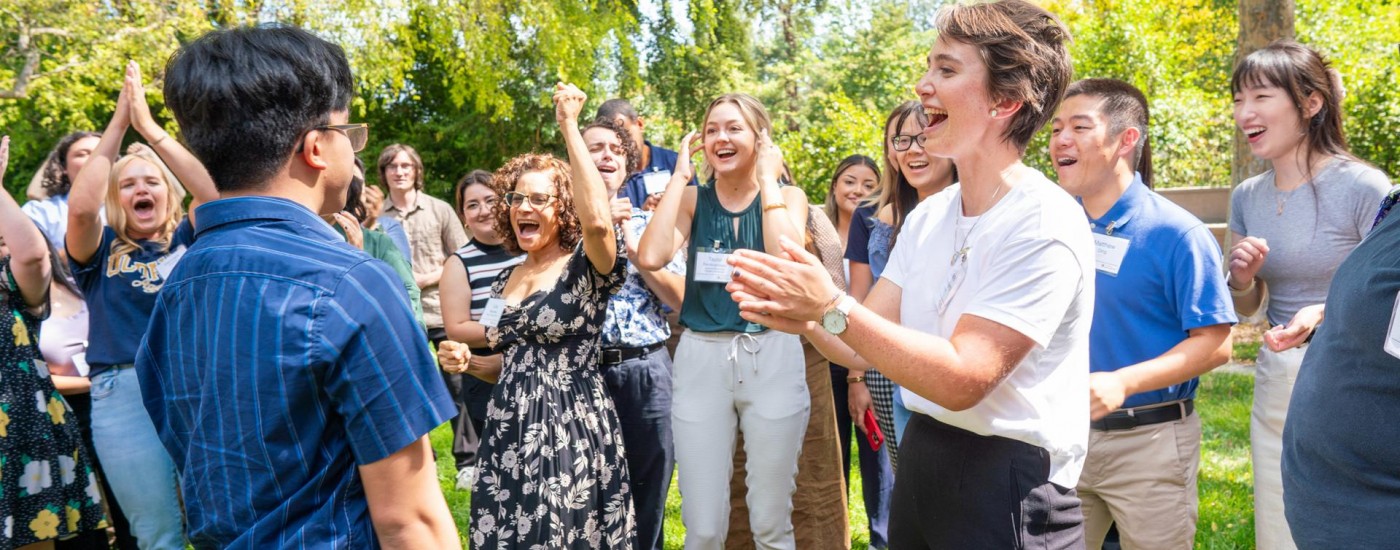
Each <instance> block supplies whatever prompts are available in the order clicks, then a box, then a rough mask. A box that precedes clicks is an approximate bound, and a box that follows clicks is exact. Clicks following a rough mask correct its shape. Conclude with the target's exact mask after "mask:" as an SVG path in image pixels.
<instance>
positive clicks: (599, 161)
mask: <svg viewBox="0 0 1400 550" xmlns="http://www.w3.org/2000/svg"><path fill="white" fill-rule="evenodd" d="M619 118H622V117H619ZM583 143H584V145H586V146H588V156H589V158H591V159H593V166H595V167H597V168H598V174H599V175H601V176H603V184H604V185H605V186H606V187H607V189H608V196H609V197H612V196H616V195H617V190H618V189H621V188H622V184H623V183H624V182H626V181H627V176H628V174H627V149H626V148H625V147H624V146H623V145H622V140H621V139H620V138H619V137H618V135H617V132H614V131H612V130H609V129H607V128H602V127H597V126H595V127H593V128H589V129H588V130H587V131H585V132H584V133H583Z"/></svg>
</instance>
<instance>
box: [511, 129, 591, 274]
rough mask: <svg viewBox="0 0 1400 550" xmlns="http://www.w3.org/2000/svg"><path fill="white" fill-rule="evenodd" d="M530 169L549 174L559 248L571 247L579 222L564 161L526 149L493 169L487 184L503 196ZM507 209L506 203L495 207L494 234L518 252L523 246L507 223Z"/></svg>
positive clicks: (579, 234)
mask: <svg viewBox="0 0 1400 550" xmlns="http://www.w3.org/2000/svg"><path fill="white" fill-rule="evenodd" d="M533 172H544V173H546V174H549V180H550V182H552V183H553V184H554V194H555V195H558V196H559V199H558V200H559V204H558V206H557V207H556V209H555V211H556V212H558V220H559V248H560V249H563V250H564V251H571V250H573V249H574V247H575V246H577V245H578V243H579V241H581V240H583V226H582V224H580V223H579V221H578V212H577V211H575V210H574V193H573V188H572V183H571V182H572V180H571V179H570V175H569V174H570V172H569V165H568V164H567V163H565V162H564V161H562V160H559V159H557V158H554V155H550V154H535V153H526V154H523V155H520V156H518V157H515V158H513V159H510V161H509V162H506V165H505V166H502V167H501V169H500V170H496V173H495V174H494V175H492V176H491V186H492V187H494V188H495V189H496V194H497V195H500V196H502V197H504V196H505V194H506V193H509V192H511V191H515V184H516V183H518V182H519V181H520V177H521V176H524V175H525V174H529V173H533ZM511 210H514V209H513V208H511V207H510V205H506V204H502V208H497V209H496V234H497V235H500V236H501V238H502V239H504V242H503V243H502V244H503V245H505V247H506V250H507V251H509V252H510V253H511V254H521V253H523V252H524V250H521V249H520V242H519V241H517V240H516V239H515V227H514V226H512V225H511V224H510V212H511Z"/></svg>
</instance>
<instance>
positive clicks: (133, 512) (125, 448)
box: [92, 365, 185, 550]
mask: <svg viewBox="0 0 1400 550" xmlns="http://www.w3.org/2000/svg"><path fill="white" fill-rule="evenodd" d="M92 440H93V446H95V447H96V448H97V449H96V450H97V456H98V458H99V459H100V460H101V461H102V467H103V471H104V472H106V474H107V481H108V483H110V484H111V486H112V493H114V494H113V495H112V497H113V498H115V499H116V500H117V502H120V503H121V507H122V511H123V512H125V513H126V517H127V519H128V520H130V522H131V533H132V534H133V535H135V536H136V540H137V542H138V543H139V544H140V545H141V548H142V549H143V550H145V549H151V548H155V549H161V550H164V549H171V550H184V548H185V535H184V532H185V531H184V518H183V516H182V514H181V511H180V498H179V492H178V488H177V483H178V480H177V478H176V474H175V463H174V462H172V461H171V460H170V454H169V453H168V452H166V450H165V446H164V445H163V444H161V442H160V438H159V437H158V436H156V428H155V424H153V423H152V422H151V416H150V414H149V413H147V412H146V405H145V403H144V402H143V401H142V399H141V385H140V384H139V383H137V380H136V369H135V368H132V367H131V365H124V366H122V367H120V368H113V369H109V370H107V371H104V372H102V373H101V374H98V375H96V376H94V377H93V378H92Z"/></svg>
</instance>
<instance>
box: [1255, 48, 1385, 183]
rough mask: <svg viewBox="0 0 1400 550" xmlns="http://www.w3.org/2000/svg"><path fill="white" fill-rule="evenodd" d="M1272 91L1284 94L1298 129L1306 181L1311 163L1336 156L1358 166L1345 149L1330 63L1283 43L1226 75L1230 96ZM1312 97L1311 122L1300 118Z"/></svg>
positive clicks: (1338, 86)
mask: <svg viewBox="0 0 1400 550" xmlns="http://www.w3.org/2000/svg"><path fill="white" fill-rule="evenodd" d="M1269 85H1272V86H1275V87H1278V88H1280V89H1282V90H1283V91H1284V93H1286V94H1288V99H1290V100H1291V101H1292V102H1293V109H1294V111H1296V112H1297V113H1298V119H1299V120H1300V121H1301V123H1302V126H1303V134H1304V135H1305V136H1306V137H1305V138H1304V142H1305V143H1306V144H1307V148H1308V150H1307V156H1306V157H1305V162H1304V166H1306V172H1307V175H1308V179H1312V177H1313V173H1312V165H1313V162H1312V160H1313V158H1314V157H1316V156H1321V155H1327V156H1340V157H1343V158H1347V159H1350V160H1356V161H1359V160H1360V159H1358V158H1356V156H1355V155H1353V154H1351V150H1350V149H1349V148H1348V147H1347V136H1346V130H1345V128H1344V125H1343V120H1342V98H1343V96H1344V95H1345V93H1344V91H1343V90H1342V82H1341V75H1340V74H1338V73H1337V72H1336V70H1335V69H1333V68H1332V63H1331V62H1330V61H1328V60H1327V58H1326V57H1323V56H1322V54H1320V53H1318V52H1317V50H1314V49H1312V48H1309V47H1307V46H1304V45H1302V44H1300V43H1298V42H1297V41H1294V40H1290V39H1287V38H1283V39H1279V40H1275V41H1274V42H1272V43H1270V44H1269V45H1268V46H1265V47H1264V48H1261V49H1259V50H1256V51H1255V52H1254V53H1251V54H1249V55H1247V56H1245V58H1244V59H1241V60H1240V62H1239V63H1238V64H1236V65H1235V72H1234V73H1233V74H1232V75H1230V92H1231V93H1232V94H1239V93H1241V92H1243V91H1244V90H1245V88H1254V87H1261V86H1269ZM1312 94H1317V95H1318V97H1319V98H1321V99H1322V108H1321V109H1318V111H1317V113H1315V114H1313V115H1312V116H1311V117H1310V116H1308V114H1307V113H1306V112H1305V106H1306V105H1307V101H1308V97H1309V96H1311V95H1312Z"/></svg>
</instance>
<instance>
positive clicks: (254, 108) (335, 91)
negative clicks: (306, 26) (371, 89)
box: [165, 26, 354, 192]
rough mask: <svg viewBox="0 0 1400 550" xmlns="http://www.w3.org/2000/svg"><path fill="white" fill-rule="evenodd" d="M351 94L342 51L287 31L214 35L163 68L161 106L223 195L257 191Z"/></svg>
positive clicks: (271, 29) (305, 34) (201, 39)
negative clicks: (164, 105)
mask: <svg viewBox="0 0 1400 550" xmlns="http://www.w3.org/2000/svg"><path fill="white" fill-rule="evenodd" d="M353 93H354V82H353V79H352V77H351V74H350V63H349V62H348V61H347V60H346V58H345V51H344V50H342V49H341V48H340V46H337V45H335V44H332V43H330V42H327V41H325V40H322V39H320V38H317V37H316V36H315V35H312V34H311V33H309V32H307V31H305V30H302V29H299V28H297V27H291V26H276V27H267V26H263V27H240V28H235V29H228V30H219V31H213V32H210V33H207V34H205V35H204V36H201V37H199V39H197V40H195V41H194V42H191V43H190V44H187V45H185V46H184V47H182V48H180V50H179V51H177V52H175V55H173V56H171V58H170V61H169V62H168V63H167V64H166V67H165V104H166V106H168V107H169V108H170V111H171V112H172V113H174V115H175V120H176V121H178V122H179V123H180V129H181V135H182V136H183V138H184V141H185V143H186V144H187V145H189V148H190V151H191V152H193V153H194V155H195V156H196V157H198V158H199V160H200V162H202V163H204V167H205V169H207V170H208V171H209V175H210V176H212V177H213V179H214V185H215V187H217V188H218V190H219V191H222V192H228V191H245V190H257V189H261V188H263V187H264V186H265V185H266V184H267V181H268V179H269V178H271V177H272V176H273V175H274V174H276V173H277V172H278V170H280V169H281V168H282V166H283V165H285V164H286V162H287V157H288V156H289V155H291V154H292V151H293V150H294V149H295V148H296V143H297V141H298V140H299V139H301V137H302V136H304V135H305V134H306V133H307V132H308V131H310V130H312V129H313V128H315V127H316V126H319V125H322V124H326V123H327V122H329V118H330V114H331V113H332V112H335V111H344V110H346V109H348V108H349V106H350V99H351V96H352V94H353Z"/></svg>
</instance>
